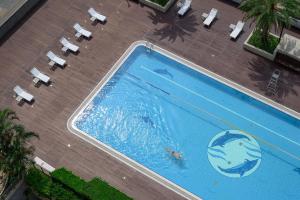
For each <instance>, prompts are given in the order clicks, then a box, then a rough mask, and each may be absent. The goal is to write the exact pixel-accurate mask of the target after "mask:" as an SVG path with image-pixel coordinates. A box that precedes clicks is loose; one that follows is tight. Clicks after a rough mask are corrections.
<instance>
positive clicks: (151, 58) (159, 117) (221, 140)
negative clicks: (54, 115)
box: [74, 46, 300, 200]
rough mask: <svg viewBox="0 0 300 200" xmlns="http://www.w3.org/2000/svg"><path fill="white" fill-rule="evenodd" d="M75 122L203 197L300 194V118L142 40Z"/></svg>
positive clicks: (283, 199)
mask: <svg viewBox="0 0 300 200" xmlns="http://www.w3.org/2000/svg"><path fill="white" fill-rule="evenodd" d="M237 73H238V72H237ZM74 125H75V127H76V128H78V129H79V130H81V131H83V132H85V133H87V134H88V135H90V136H92V137H94V138H96V139H97V140H99V141H101V142H102V143H105V144H106V145H108V146H110V147H112V148H113V149H115V150H117V151H119V152H121V153H122V154H124V155H125V156H127V157H129V158H131V159H133V160H135V161H136V162H138V163H140V164H142V165H143V166H145V167H147V168H148V169H150V170H152V171H153V172H155V173H157V174H159V175H161V176H163V177H165V178H166V179H168V180H170V181H172V182H173V183H175V184H177V185H179V186H181V187H182V188H184V189H186V190H188V191H190V192H191V193H193V194H195V195H197V196H199V197H201V198H203V199H208V200H219V199H222V200H224V199H226V200H227V199H230V200H241V199H243V200H248V199H249V200H253V199H273V200H276V199H278V200H299V199H300V160H299V159H300V128H299V127H300V120H298V119H296V118H293V117H291V116H289V115H287V114H285V113H283V112H280V111H278V110H276V109H274V108H272V107H270V106H268V105H266V104H264V103H261V102H259V101H257V100H255V99H253V98H251V97H249V96H247V95H246V94H244V93H241V92H239V91H237V90H235V89H232V88H231V87H228V86H226V85H224V84H222V83H220V82H218V81H216V80H214V79H212V78H210V77H208V76H206V75H204V74H201V73H199V72H197V71H195V70H193V69H191V68H188V67H186V66H184V65H183V64H181V63H178V62H176V61H174V60H172V59H170V58H168V57H166V56H164V55H162V54H160V53H158V52H155V51H152V52H150V53H149V52H147V50H146V48H145V47H144V46H138V47H136V48H135V50H134V51H133V52H132V53H131V55H130V56H129V57H128V58H127V59H126V61H125V62H124V63H123V64H122V66H121V67H120V69H119V70H118V71H117V72H116V73H115V74H114V75H113V77H112V78H111V79H110V80H109V81H108V82H107V83H106V85H105V86H104V87H103V88H102V90H101V91H99V92H98V93H97V95H96V96H95V97H94V98H93V100H92V101H91V102H90V103H89V104H88V105H87V106H86V107H85V108H84V110H83V111H82V112H81V114H80V115H79V116H78V117H77V118H76V120H75V122H74ZM170 151H176V152H179V153H180V154H181V156H182V157H181V159H176V158H175V157H174V156H172V153H170Z"/></svg>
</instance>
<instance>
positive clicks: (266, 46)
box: [248, 30, 279, 54]
mask: <svg viewBox="0 0 300 200" xmlns="http://www.w3.org/2000/svg"><path fill="white" fill-rule="evenodd" d="M248 43H249V44H251V45H253V46H255V47H257V48H259V49H262V50H265V51H267V52H269V53H271V54H273V52H274V50H275V49H276V47H277V45H278V44H279V39H278V38H277V37H275V36H273V35H269V39H268V41H267V43H263V42H262V34H261V32H260V31H258V30H257V31H255V32H253V35H252V36H251V38H250V39H249V41H248Z"/></svg>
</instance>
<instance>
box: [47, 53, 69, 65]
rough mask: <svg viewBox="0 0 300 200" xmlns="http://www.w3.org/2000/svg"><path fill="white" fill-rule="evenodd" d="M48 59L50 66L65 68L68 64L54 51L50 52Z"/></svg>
mask: <svg viewBox="0 0 300 200" xmlns="http://www.w3.org/2000/svg"><path fill="white" fill-rule="evenodd" d="M47 57H48V58H49V60H50V62H49V65H50V66H52V67H53V66H54V65H55V64H57V65H60V66H62V67H63V66H64V65H65V64H66V61H65V60H64V59H62V58H60V57H58V56H57V55H55V54H54V53H53V52H52V51H48V53H47Z"/></svg>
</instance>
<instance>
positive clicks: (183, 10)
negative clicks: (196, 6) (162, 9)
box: [177, 0, 192, 16]
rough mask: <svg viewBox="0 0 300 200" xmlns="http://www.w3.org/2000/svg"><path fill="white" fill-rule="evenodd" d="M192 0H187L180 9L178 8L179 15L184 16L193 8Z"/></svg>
mask: <svg viewBox="0 0 300 200" xmlns="http://www.w3.org/2000/svg"><path fill="white" fill-rule="evenodd" d="M191 4H192V0H185V1H184V2H183V3H182V5H181V7H180V9H179V10H178V12H177V13H178V15H179V16H183V15H185V13H186V12H187V11H188V10H189V9H190V8H191Z"/></svg>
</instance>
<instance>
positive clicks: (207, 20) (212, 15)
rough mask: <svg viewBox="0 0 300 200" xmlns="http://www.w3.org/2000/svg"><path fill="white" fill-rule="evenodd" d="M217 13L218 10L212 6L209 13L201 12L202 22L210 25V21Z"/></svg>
mask: <svg viewBox="0 0 300 200" xmlns="http://www.w3.org/2000/svg"><path fill="white" fill-rule="evenodd" d="M217 14H218V10H217V9H215V8H212V9H211V11H210V12H209V14H206V13H203V14H202V17H203V18H205V20H204V22H203V24H204V25H206V26H210V25H211V23H212V22H213V21H214V20H215V18H216V17H217Z"/></svg>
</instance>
